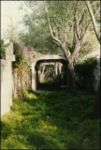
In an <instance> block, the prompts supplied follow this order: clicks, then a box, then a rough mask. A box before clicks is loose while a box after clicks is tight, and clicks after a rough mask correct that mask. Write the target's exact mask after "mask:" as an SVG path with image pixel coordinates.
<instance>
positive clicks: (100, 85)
mask: <svg viewBox="0 0 101 150" xmlns="http://www.w3.org/2000/svg"><path fill="white" fill-rule="evenodd" d="M100 91H101V80H100V82H99V86H98V89H97V92H96V101H95V106H96V107H95V115H96V117H97V118H99V117H100V113H101V112H100V111H101V110H100V108H101V106H100V104H101V101H100Z"/></svg>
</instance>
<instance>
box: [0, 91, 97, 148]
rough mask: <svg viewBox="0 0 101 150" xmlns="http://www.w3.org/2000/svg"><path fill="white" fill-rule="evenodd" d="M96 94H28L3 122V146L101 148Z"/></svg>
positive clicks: (15, 105) (15, 103)
mask: <svg viewBox="0 0 101 150" xmlns="http://www.w3.org/2000/svg"><path fill="white" fill-rule="evenodd" d="M94 102H95V96H92V95H87V94H82V93H78V94H77V95H76V96H72V95H71V94H67V93H65V92H59V93H58V92H53V93H28V92H27V91H25V93H24V98H23V99H15V100H14V104H13V107H12V111H11V112H10V113H9V114H7V115H5V116H3V118H2V121H1V149H4V148H5V149H35V150H39V149H44V150H47V149H87V148H89V149H100V141H99V137H100V135H99V133H100V127H99V124H100V123H99V120H97V119H94V118H93V113H94Z"/></svg>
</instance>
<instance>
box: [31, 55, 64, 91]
mask: <svg viewBox="0 0 101 150" xmlns="http://www.w3.org/2000/svg"><path fill="white" fill-rule="evenodd" d="M55 62H60V63H62V64H63V66H64V67H65V68H67V61H66V59H65V58H64V57H63V56H59V55H44V56H41V57H38V58H37V59H36V60H35V61H34V62H33V63H32V65H31V67H32V90H33V91H36V90H37V88H38V66H39V65H40V64H41V63H55ZM66 70H67V69H65V71H66ZM65 78H66V76H65Z"/></svg>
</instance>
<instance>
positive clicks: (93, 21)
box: [85, 1, 101, 43]
mask: <svg viewBox="0 0 101 150" xmlns="http://www.w3.org/2000/svg"><path fill="white" fill-rule="evenodd" d="M85 3H86V6H87V9H88V12H89V15H90V17H91V21H92V24H93V28H94V32H95V35H96V37H97V39H98V41H99V43H101V41H100V36H99V32H98V28H97V22H96V19H95V15H94V13H93V10H92V7H91V4H90V2H89V1H85Z"/></svg>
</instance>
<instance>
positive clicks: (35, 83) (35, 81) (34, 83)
mask: <svg viewBox="0 0 101 150" xmlns="http://www.w3.org/2000/svg"><path fill="white" fill-rule="evenodd" d="M37 88H38V70H37V69H36V68H35V65H34V64H32V90H33V91H36V90H37Z"/></svg>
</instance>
